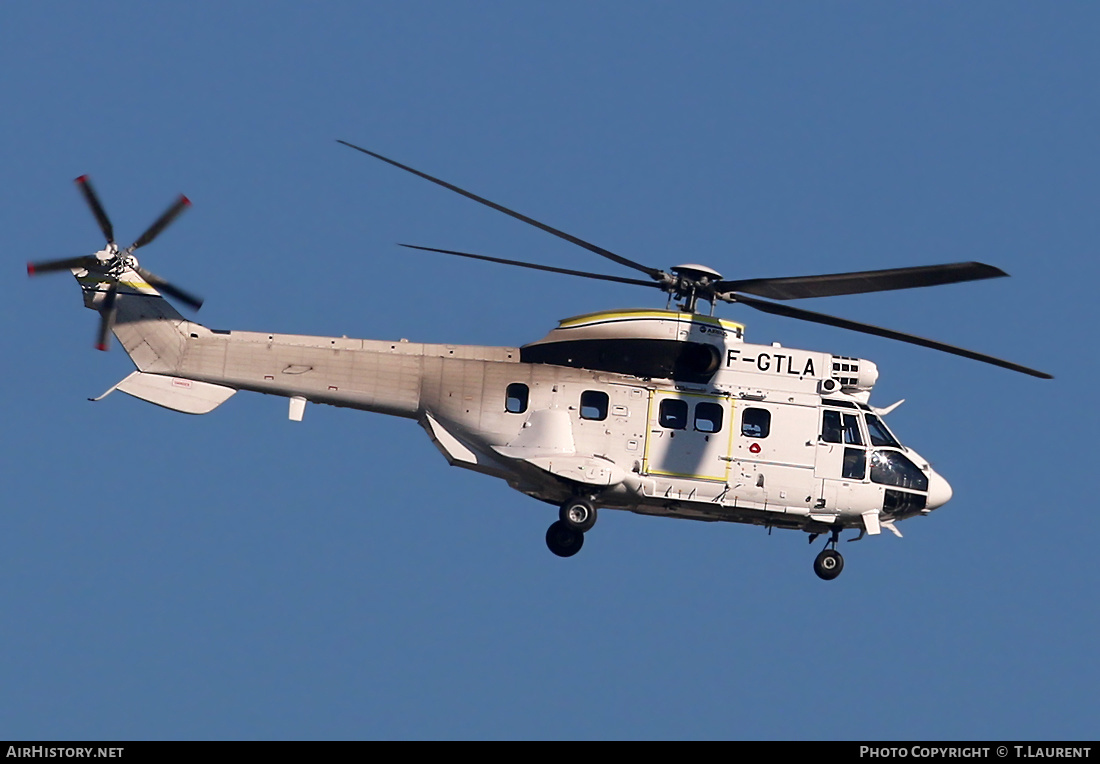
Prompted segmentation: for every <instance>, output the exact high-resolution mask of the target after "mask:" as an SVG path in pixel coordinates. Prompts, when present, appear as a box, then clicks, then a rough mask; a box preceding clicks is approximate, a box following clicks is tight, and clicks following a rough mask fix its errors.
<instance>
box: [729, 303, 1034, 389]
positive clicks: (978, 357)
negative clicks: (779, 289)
mask: <svg viewBox="0 0 1100 764" xmlns="http://www.w3.org/2000/svg"><path fill="white" fill-rule="evenodd" d="M721 299H724V300H726V301H727V302H737V303H741V304H742V305H747V306H748V307H750V308H756V309H757V310H760V311H763V312H765V313H772V314H774V315H777V316H786V317H788V318H797V319H800V320H802V321H812V322H813V323H815V324H825V325H826V326H836V327H839V328H841V329H851V330H852V331H854V332H863V333H864V334H873V335H875V336H877V337H885V338H887V339H891V340H899V341H901V342H908V343H909V344H911V345H920V346H921V347H926V348H931V349H933V350H942V351H943V352H944V353H951V354H953V355H959V356H962V357H963V358H970V359H972V360H974V361H981V362H982V363H990V364H993V365H994V366H1000V367H1001V368H1002V369H1010V370H1012V371H1018V372H1020V373H1021V374H1030V375H1031V376H1033V377H1039V378H1040V379H1054V377H1052V376H1051V375H1050V374H1047V373H1046V372H1043V371H1037V370H1035V369H1029V368H1028V367H1027V366H1021V365H1020V364H1017V363H1012V362H1011V361H1005V360H1002V359H1000V358H994V357H993V356H991V355H985V354H984V353H976V352H974V351H973V350H966V349H965V348H960V347H955V346H954V345H948V344H947V343H944V342H937V341H936V340H929V339H925V338H924V337H918V336H916V335H914V334H905V333H904V332H897V331H894V330H893V329H884V328H882V327H881V326H874V325H872V324H861V323H859V322H858V321H851V320H849V319H846V318H837V317H836V316H828V315H825V314H824V313H814V312H813V311H809V310H804V309H802V308H795V307H792V306H790V305H782V304H778V303H774V302H767V301H765V300H757V299H756V298H755V297H745V296H743V295H739V294H737V295H730V296H724V295H723V296H722V297H721Z"/></svg>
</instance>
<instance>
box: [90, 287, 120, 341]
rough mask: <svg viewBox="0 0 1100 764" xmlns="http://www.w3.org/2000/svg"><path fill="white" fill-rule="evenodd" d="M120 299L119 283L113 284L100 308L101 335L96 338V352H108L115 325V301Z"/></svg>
mask: <svg viewBox="0 0 1100 764" xmlns="http://www.w3.org/2000/svg"><path fill="white" fill-rule="evenodd" d="M117 298H118V282H117V281H116V282H113V283H112V284H111V286H110V288H109V289H108V290H107V294H106V295H105V296H104V298H103V305H101V306H100V308H99V334H98V335H97V336H96V343H95V348H96V350H107V349H108V348H109V347H110V342H111V329H113V328H114V325H115V312H116V310H115V301H116V299H117Z"/></svg>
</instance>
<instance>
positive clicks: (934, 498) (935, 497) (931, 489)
mask: <svg viewBox="0 0 1100 764" xmlns="http://www.w3.org/2000/svg"><path fill="white" fill-rule="evenodd" d="M953 493H954V492H953V491H952V490H951V484H950V483H948V482H947V481H946V480H944V479H943V476H942V475H940V473H938V472H936V471H935V470H929V475H928V504H927V505H926V506H927V508H928V509H938V508H939V507H942V506H943V505H944V504H946V503H947V502H949V501H951V496H952V494H953Z"/></svg>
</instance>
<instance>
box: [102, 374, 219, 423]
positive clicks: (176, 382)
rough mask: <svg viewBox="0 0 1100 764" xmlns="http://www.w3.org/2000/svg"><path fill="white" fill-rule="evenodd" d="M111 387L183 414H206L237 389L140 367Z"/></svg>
mask: <svg viewBox="0 0 1100 764" xmlns="http://www.w3.org/2000/svg"><path fill="white" fill-rule="evenodd" d="M114 389H116V390H121V391H122V392H124V393H126V394H127V395H132V396H134V397H135V398H140V399H141V400H143V401H149V403H155V404H156V405H158V406H163V407H164V408H166V409H172V411H180V412H183V413H184V414H208V413H210V412H211V411H213V410H214V409H216V408H217V407H218V406H220V405H222V404H223V403H225V402H226V401H227V400H229V398H230V397H232V395H233V393H235V392H237V391H236V390H235V389H233V388H232V387H224V386H222V385H213V384H211V383H209V382H199V381H198V380H194V379H181V378H180V377H168V376H165V375H163V374H148V373H146V372H142V371H135V372H134V373H133V374H131V375H130V376H128V377H126V379H124V380H122V381H121V382H119V383H118V384H117V385H115V388H114ZM101 397H102V396H101Z"/></svg>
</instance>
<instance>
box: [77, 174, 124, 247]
mask: <svg viewBox="0 0 1100 764" xmlns="http://www.w3.org/2000/svg"><path fill="white" fill-rule="evenodd" d="M76 187H77V188H79V189H80V193H82V194H84V200H85V201H86V202H88V206H89V207H91V208H92V214H93V215H95V219H96V222H97V223H99V230H101V231H103V235H104V236H106V237H107V243H108V244H114V243H115V229H114V228H113V227H112V226H111V219H110V218H108V217H107V211H106V210H104V209H103V205H102V204H100V203H99V197H98V196H97V195H96V192H95V189H93V188H92V182H91V181H90V180H88V176H87V175H81V176H80V177H79V178H77V179H76Z"/></svg>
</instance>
